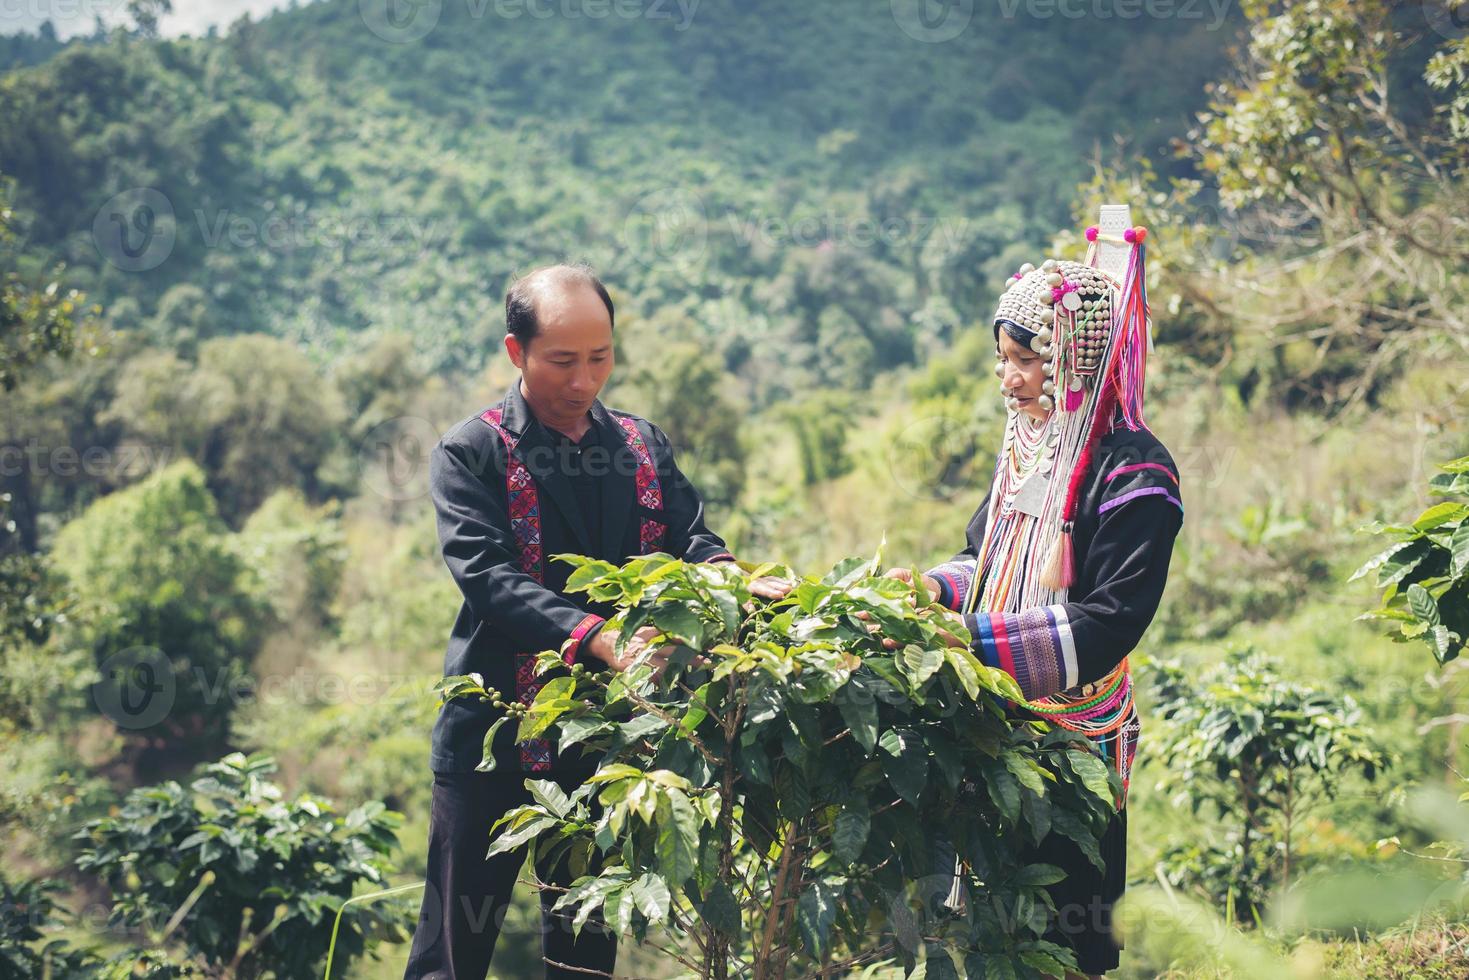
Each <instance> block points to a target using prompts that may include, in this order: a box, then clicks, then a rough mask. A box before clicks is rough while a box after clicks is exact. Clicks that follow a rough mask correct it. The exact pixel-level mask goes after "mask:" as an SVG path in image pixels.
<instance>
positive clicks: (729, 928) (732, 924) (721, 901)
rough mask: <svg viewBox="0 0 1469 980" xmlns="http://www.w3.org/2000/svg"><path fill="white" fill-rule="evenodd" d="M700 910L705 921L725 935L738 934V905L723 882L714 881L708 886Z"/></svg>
mask: <svg viewBox="0 0 1469 980" xmlns="http://www.w3.org/2000/svg"><path fill="white" fill-rule="evenodd" d="M700 912H701V913H702V914H703V916H704V921H705V922H707V923H709V924H710V925H711V926H713V927H714V928H715V929H717V930H719V931H720V932H722V933H724V934H725V935H727V936H738V935H739V934H740V906H739V903H737V902H736V901H735V897H734V893H733V892H731V891H730V890H729V886H728V885H727V884H725V883H724V882H722V881H716V882H715V883H714V884H713V885H711V886H710V887H709V891H708V892H707V893H706V894H705V896H704V904H703V905H702V906H701V907H700Z"/></svg>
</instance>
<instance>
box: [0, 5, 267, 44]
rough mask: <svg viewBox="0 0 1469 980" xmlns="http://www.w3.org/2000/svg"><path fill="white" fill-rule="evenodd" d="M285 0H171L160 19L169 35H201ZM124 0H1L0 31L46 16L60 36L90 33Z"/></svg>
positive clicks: (24, 27)
mask: <svg viewBox="0 0 1469 980" xmlns="http://www.w3.org/2000/svg"><path fill="white" fill-rule="evenodd" d="M286 5H287V0H173V13H171V14H169V15H168V16H167V17H165V18H164V19H163V23H162V25H161V26H162V30H163V33H164V34H166V35H168V36H169V37H178V36H179V35H182V34H191V35H195V36H197V35H200V34H203V33H205V32H206V31H208V30H209V28H210V27H211V26H214V25H217V26H218V27H219V29H220V30H221V31H223V30H224V29H225V28H227V27H229V25H230V24H232V23H233V22H234V21H235V20H237V19H238V18H239V17H240V16H241V15H242V14H246V13H248V14H250V15H251V16H252V17H255V18H259V17H261V16H262V15H264V14H267V13H269V12H270V11H272V10H276V9H278V8H281V7H284V6H286ZM126 8H127V0H0V34H19V33H21V32H25V33H30V34H33V33H35V31H36V29H37V28H38V27H40V26H41V24H42V23H44V22H45V21H47V20H50V21H51V22H52V23H54V24H55V25H56V33H57V34H58V35H60V36H61V37H63V38H66V37H71V36H72V35H74V34H90V33H91V32H92V24H93V22H94V21H95V20H96V18H97V17H98V16H99V15H100V16H101V17H102V22H103V23H105V24H108V25H109V26H110V25H112V24H115V23H117V22H119V21H120V20H121V19H123V13H124V11H125V10H126Z"/></svg>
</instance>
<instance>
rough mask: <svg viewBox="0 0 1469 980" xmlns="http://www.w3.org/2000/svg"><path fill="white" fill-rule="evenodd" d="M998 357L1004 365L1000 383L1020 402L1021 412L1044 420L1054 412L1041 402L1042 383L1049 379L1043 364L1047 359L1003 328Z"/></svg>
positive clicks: (1038, 419)
mask: <svg viewBox="0 0 1469 980" xmlns="http://www.w3.org/2000/svg"><path fill="white" fill-rule="evenodd" d="M999 356H1000V363H1001V364H1003V365H1004V366H1005V373H1004V374H1003V375H1002V376H1001V377H1000V384H1002V385H1003V386H1004V387H1005V390H1006V391H1007V392H1009V394H1010V396H1011V397H1013V398H1014V399H1015V400H1016V401H1018V402H1019V403H1020V404H1019V405H1018V406H1017V407H1018V408H1019V410H1020V411H1022V412H1024V413H1025V414H1026V415H1029V416H1030V417H1031V418H1033V419H1036V420H1037V421H1041V422H1044V421H1045V420H1046V418H1047V417H1048V416H1049V415H1050V414H1051V410H1050V409H1048V408H1041V405H1040V396H1041V384H1042V383H1043V382H1044V381H1045V380H1046V376H1045V372H1044V371H1043V369H1042V365H1044V364H1045V362H1046V359H1045V358H1043V357H1041V356H1040V355H1039V354H1037V353H1036V352H1035V351H1033V350H1031V349H1030V348H1029V347H1027V346H1026V345H1025V344H1022V343H1020V341H1018V340H1016V339H1015V338H1014V337H1012V336H1010V335H1009V334H1008V333H1006V332H1005V331H1004V330H1001V331H1000V342H999Z"/></svg>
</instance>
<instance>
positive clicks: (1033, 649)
mask: <svg viewBox="0 0 1469 980" xmlns="http://www.w3.org/2000/svg"><path fill="white" fill-rule="evenodd" d="M970 618H971V624H970V630H971V632H972V633H973V634H974V636H975V638H976V639H977V640H979V642H980V650H979V653H980V659H981V660H982V661H983V662H984V663H986V664H988V665H989V666H991V667H998V668H1000V669H1001V670H1003V671H1004V672H1005V673H1007V674H1009V675H1010V676H1011V677H1014V678H1015V681H1016V683H1018V684H1019V685H1020V690H1021V692H1022V693H1024V694H1025V697H1026V699H1027V700H1034V699H1036V698H1041V697H1047V696H1049V695H1052V694H1056V693H1058V692H1060V691H1066V690H1070V689H1071V688H1073V687H1075V686H1076V684H1077V679H1078V674H1079V670H1078V668H1077V664H1076V642H1075V638H1074V637H1073V636H1072V633H1071V621H1070V619H1069V618H1068V617H1067V615H1066V607H1065V606H1063V605H1059V604H1058V605H1053V606H1037V607H1035V608H1034V609H1024V610H1021V611H1020V612H1018V613H978V614H970Z"/></svg>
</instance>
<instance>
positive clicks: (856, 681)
mask: <svg viewBox="0 0 1469 980" xmlns="http://www.w3.org/2000/svg"><path fill="white" fill-rule="evenodd" d="M836 703H837V711H839V712H840V713H841V716H842V722H843V723H844V724H845V725H846V726H847V727H848V728H849V729H851V731H852V737H853V738H854V739H856V740H857V744H858V745H860V746H862V751H863V753H865V754H866V755H869V756H870V755H872V750H873V748H874V747H875V746H876V745H877V697H876V694H875V692H874V691H872V689H871V688H870V687H869V686H868V684H867V681H866V678H862V677H854V678H852V680H851V681H850V682H849V683H848V684H847V685H846V686H845V687H843V688H841V689H840V690H839V691H837V692H836Z"/></svg>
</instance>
